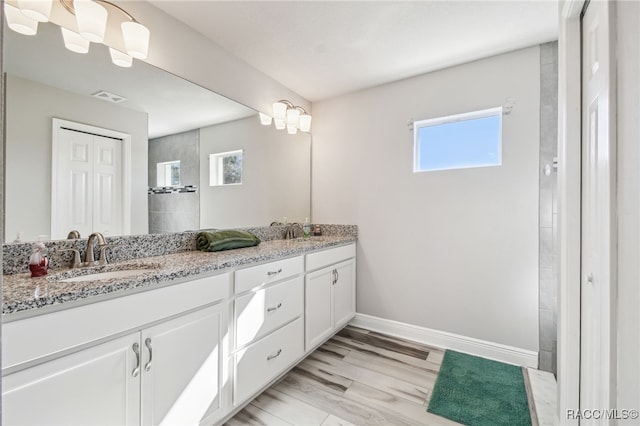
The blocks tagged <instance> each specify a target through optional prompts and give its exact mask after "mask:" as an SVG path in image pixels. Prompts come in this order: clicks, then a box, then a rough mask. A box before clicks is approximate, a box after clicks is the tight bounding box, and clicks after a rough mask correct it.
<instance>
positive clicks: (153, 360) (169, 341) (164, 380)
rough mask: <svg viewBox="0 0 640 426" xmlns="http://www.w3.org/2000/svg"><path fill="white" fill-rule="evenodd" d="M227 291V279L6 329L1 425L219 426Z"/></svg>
mask: <svg viewBox="0 0 640 426" xmlns="http://www.w3.org/2000/svg"><path fill="white" fill-rule="evenodd" d="M229 287H230V278H229V274H223V275H218V276H214V277H209V278H203V279H199V280H195V281H191V282H187V283H182V284H175V285H172V286H169V287H165V288H161V289H157V290H151V291H148V292H144V293H138V294H134V295H131V296H127V297H122V298H119V299H111V300H108V301H104V302H99V303H94V304H91V305H85V306H81V307H78V308H71V309H68V310H64V311H59V312H54V313H51V314H46V315H41V316H37V317H32V318H28V319H25V320H18V321H14V322H10V323H7V324H4V325H3V333H4V339H5V342H4V343H5V345H3V353H4V354H5V355H6V357H7V359H8V361H9V364H8V365H6V364H5V365H6V367H7V368H6V369H5V370H4V371H5V372H6V371H7V370H8V371H9V374H5V375H4V377H3V407H2V408H3V409H2V417H3V424H7V425H14V424H15V425H17V424H47V425H88V424H105V425H114V424H118V425H129V424H136V425H139V424H142V425H152V424H154V425H156V424H160V423H164V424H185V425H186V424H193V425H197V424H199V423H200V421H201V420H204V419H206V420H207V422H213V421H215V419H216V418H218V417H221V416H222V415H224V409H225V408H226V407H225V404H227V401H226V397H225V393H224V392H223V383H224V377H223V372H225V371H226V368H224V365H223V361H224V360H225V359H226V348H225V347H224V344H223V342H224V339H223V336H224V335H225V334H226V330H227V316H228V313H227V312H228V305H227V302H226V300H225V299H227V298H228V296H229ZM88 308H90V310H91V314H89V313H88V310H87V309H88ZM107 313H108V314H109V315H108V317H109V318H107V316H105V315H106V314H107ZM56 326H58V327H62V326H66V327H62V328H57V327H56ZM91 329H93V333H89V332H88V330H91ZM46 334H50V335H53V337H56V336H57V337H59V339H58V340H59V341H58V342H56V339H55V338H46V337H45V335H46ZM39 338H41V345H39V346H40V347H39V348H37V346H38V345H33V344H32V343H33V340H32V339H39ZM7 339H8V340H7ZM60 341H61V342H60ZM20 342H29V343H28V344H25V345H24V346H27V348H24V349H23V350H19V349H17V348H19V347H20V345H21V343H20ZM5 347H14V348H16V350H15V351H13V350H12V351H9V350H7V351H5V350H4V348H5ZM23 365H24V366H26V368H21V367H22V366H23ZM13 370H17V371H15V372H13Z"/></svg>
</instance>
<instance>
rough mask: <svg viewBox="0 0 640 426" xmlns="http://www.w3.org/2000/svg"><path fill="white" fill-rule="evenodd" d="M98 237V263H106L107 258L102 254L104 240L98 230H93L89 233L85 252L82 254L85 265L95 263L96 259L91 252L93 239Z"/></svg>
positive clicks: (104, 245) (104, 246)
mask: <svg viewBox="0 0 640 426" xmlns="http://www.w3.org/2000/svg"><path fill="white" fill-rule="evenodd" d="M96 238H97V239H98V247H99V248H100V255H99V256H98V264H100V265H104V264H106V263H107V258H106V257H105V254H104V249H105V248H106V246H107V245H106V244H105V242H104V236H103V235H102V234H101V233H99V232H94V233H93V234H91V235H89V239H88V240H87V252H86V253H85V254H84V263H85V264H86V265H87V266H91V265H95V264H96V260H95V257H94V254H93V242H94V241H95V239H96Z"/></svg>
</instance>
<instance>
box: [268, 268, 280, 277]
mask: <svg viewBox="0 0 640 426" xmlns="http://www.w3.org/2000/svg"><path fill="white" fill-rule="evenodd" d="M281 272H282V268H280V269H278V270H277V271H268V272H267V275H268V276H270V277H271V276H273V275H278V274H279V273H281Z"/></svg>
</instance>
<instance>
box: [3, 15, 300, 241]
mask: <svg viewBox="0 0 640 426" xmlns="http://www.w3.org/2000/svg"><path fill="white" fill-rule="evenodd" d="M3 43H4V55H5V56H4V70H5V78H6V94H5V96H6V115H5V132H6V137H5V147H4V148H5V153H6V155H5V167H4V171H5V199H4V206H5V223H4V226H3V234H4V235H3V241H5V242H12V241H14V239H16V237H17V235H18V233H20V237H21V240H22V241H32V240H36V239H38V238H40V239H43V240H45V239H61V238H65V237H66V235H67V233H68V232H69V231H71V230H72V229H78V230H80V232H81V235H82V236H83V237H86V236H87V234H88V233H90V232H92V231H100V232H103V233H104V234H105V235H136V234H145V233H149V232H151V233H163V232H180V231H185V230H194V229H204V228H207V229H210V228H233V227H246V226H259V225H268V224H269V223H271V222H273V221H281V220H282V219H283V218H284V217H286V218H287V219H288V220H289V221H303V220H304V218H305V217H308V216H310V173H311V172H310V162H311V159H310V156H311V137H310V135H309V134H306V133H301V132H299V133H298V134H296V135H289V134H287V133H286V131H279V130H275V129H274V128H273V126H269V127H267V126H261V125H260V123H259V120H258V118H257V112H256V111H254V110H252V109H250V108H247V107H245V106H243V105H240V104H238V103H237V102H234V101H232V100H230V99H227V98H225V97H222V96H220V95H217V94H216V93H213V92H211V91H209V90H206V89H204V88H202V87H200V86H197V85H195V84H192V83H190V82H188V81H185V80H183V79H181V78H179V77H177V76H175V75H172V74H170V73H167V72H165V71H163V70H160V69H158V68H155V67H153V66H151V65H149V64H146V63H144V62H141V61H134V63H133V66H132V67H131V68H120V67H117V66H115V65H114V64H113V63H112V62H111V59H110V57H109V52H108V49H107V48H106V47H105V46H103V45H99V44H92V45H91V48H90V52H89V53H87V54H77V53H73V52H70V51H68V50H66V49H65V47H64V43H63V40H62V36H61V33H60V28H59V27H57V26H55V25H53V24H42V23H41V24H40V27H39V29H38V34H37V35H36V36H24V35H20V34H17V33H15V32H13V31H11V30H9V29H8V28H6V24H5V30H4V40H3ZM193 66H197V64H194V65H193ZM105 165H106V166H105ZM105 194H106V195H105ZM109 194H110V195H109ZM113 194H116V195H115V198H114V196H113ZM109 197H111V198H109ZM112 199H116V201H115V202H114V201H110V200H112Z"/></svg>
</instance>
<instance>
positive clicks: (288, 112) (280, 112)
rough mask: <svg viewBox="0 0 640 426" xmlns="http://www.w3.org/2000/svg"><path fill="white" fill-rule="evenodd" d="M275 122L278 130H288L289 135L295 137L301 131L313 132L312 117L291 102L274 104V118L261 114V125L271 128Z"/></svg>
mask: <svg viewBox="0 0 640 426" xmlns="http://www.w3.org/2000/svg"><path fill="white" fill-rule="evenodd" d="M271 121H273V122H274V124H275V126H276V129H278V130H283V129H287V133H289V134H291V135H295V134H296V133H297V132H298V129H300V130H301V131H303V132H309V131H310V130H311V116H310V115H309V113H308V112H307V111H306V110H305V109H304V108H302V107H301V106H297V105H294V104H293V103H291V102H290V101H287V100H284V99H283V100H280V101H278V102H276V103H274V104H273V118H272V116H270V115H268V114H264V113H262V112H261V113H260V123H261V124H263V125H265V126H269V125H271Z"/></svg>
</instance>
